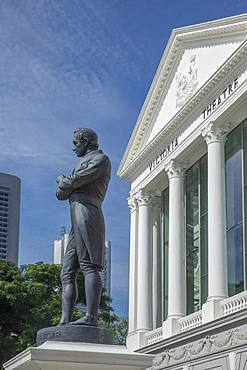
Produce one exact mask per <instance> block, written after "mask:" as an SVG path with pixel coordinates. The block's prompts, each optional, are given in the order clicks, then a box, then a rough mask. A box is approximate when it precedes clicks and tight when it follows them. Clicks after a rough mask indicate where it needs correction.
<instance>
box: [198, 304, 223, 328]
mask: <svg viewBox="0 0 247 370" xmlns="http://www.w3.org/2000/svg"><path fill="white" fill-rule="evenodd" d="M222 316H223V310H222V307H221V300H216V299H212V300H210V301H208V302H206V303H204V304H203V305H202V323H203V324H206V323H207V322H210V321H214V320H216V319H219V318H220V317H222Z"/></svg>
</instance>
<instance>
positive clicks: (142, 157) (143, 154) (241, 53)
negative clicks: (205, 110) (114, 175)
mask: <svg viewBox="0 0 247 370" xmlns="http://www.w3.org/2000/svg"><path fill="white" fill-rule="evenodd" d="M246 25H247V24H246ZM246 54H247V40H245V41H244V42H243V43H242V44H241V45H240V46H239V47H238V48H237V49H236V50H235V52H234V53H233V54H232V55H231V56H230V57H229V58H228V59H227V60H226V61H225V63H224V64H223V65H222V66H221V67H220V68H219V69H218V70H217V71H216V72H215V73H214V74H213V75H212V76H211V78H210V79H209V80H208V81H206V82H205V83H204V84H203V85H202V86H201V88H200V89H199V90H198V91H197V92H196V94H195V95H194V96H193V97H192V98H191V99H190V100H189V101H188V102H187V104H186V105H185V106H183V107H182V108H181V109H180V110H179V111H178V112H177V114H176V115H175V116H174V117H173V118H172V119H171V120H170V121H169V122H168V123H167V124H166V125H165V127H164V128H163V129H162V130H161V131H160V132H159V133H158V134H157V136H156V137H155V138H153V139H152V140H151V141H150V143H149V144H148V145H147V146H146V147H144V148H143V149H142V150H141V151H140V152H139V153H138V154H135V155H136V156H135V157H134V154H133V152H132V155H131V156H130V157H129V158H128V162H126V161H124V159H123V163H122V165H120V167H119V170H118V175H119V176H120V177H122V178H125V179H130V176H131V174H132V173H133V172H134V171H135V170H136V169H137V168H138V167H139V166H140V165H141V164H142V163H143V162H145V161H146V159H147V158H148V157H149V155H150V154H151V153H152V152H153V150H154V148H156V147H158V146H159V145H160V144H161V142H163V141H165V138H166V137H167V136H168V135H169V134H170V133H171V132H172V131H173V130H174V129H176V128H177V127H178V126H179V124H180V123H181V121H182V120H183V119H184V118H185V117H187V116H188V115H189V114H190V113H191V112H192V111H193V109H195V108H196V107H197V106H198V104H199V103H200V102H201V101H202V100H203V99H204V98H205V96H206V95H207V94H208V92H209V91H210V90H212V89H213V88H214V87H215V86H216V85H217V84H218V83H219V82H220V81H221V80H222V79H223V78H224V77H226V76H227V75H228V74H230V73H231V72H232V71H233V69H234V68H235V67H236V65H237V63H238V62H239V61H241V60H242V59H243V58H244V57H246ZM157 99H158V98H157ZM145 127H146V126H145ZM144 131H145V128H143V134H144ZM140 140H141V139H140V138H139V142H140ZM136 145H137V144H136Z"/></svg>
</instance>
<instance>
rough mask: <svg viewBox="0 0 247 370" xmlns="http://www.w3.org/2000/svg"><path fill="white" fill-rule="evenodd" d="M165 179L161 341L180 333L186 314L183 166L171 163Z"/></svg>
mask: <svg viewBox="0 0 247 370" xmlns="http://www.w3.org/2000/svg"><path fill="white" fill-rule="evenodd" d="M165 170H166V172H167V175H168V178H169V251H168V317H167V320H166V321H165V322H164V324H163V337H164V338H168V337H170V336H172V335H174V334H176V333H178V332H179V331H180V327H179V323H178V319H179V318H181V317H183V316H185V314H186V303H185V281H186V275H185V241H184V228H185V222H184V170H185V165H184V164H182V163H177V162H176V161H174V160H171V161H170V163H169V164H168V165H167V166H166V167H165Z"/></svg>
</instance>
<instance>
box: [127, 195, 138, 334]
mask: <svg viewBox="0 0 247 370" xmlns="http://www.w3.org/2000/svg"><path fill="white" fill-rule="evenodd" d="M128 205H129V208H130V258H129V333H132V332H134V331H135V330H136V325H137V322H136V320H137V271H138V268H137V259H138V254H137V248H138V207H137V200H136V198H135V197H134V196H132V197H130V198H129V199H128Z"/></svg>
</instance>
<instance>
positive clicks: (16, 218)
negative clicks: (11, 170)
mask: <svg viewBox="0 0 247 370" xmlns="http://www.w3.org/2000/svg"><path fill="white" fill-rule="evenodd" d="M20 190H21V180H20V179H19V178H18V177H16V176H13V175H9V174H6V173H0V259H1V260H4V261H12V262H14V263H15V264H16V265H17V263H18V252H19V224H20Z"/></svg>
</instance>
